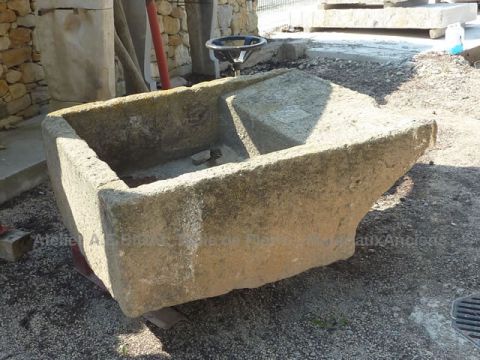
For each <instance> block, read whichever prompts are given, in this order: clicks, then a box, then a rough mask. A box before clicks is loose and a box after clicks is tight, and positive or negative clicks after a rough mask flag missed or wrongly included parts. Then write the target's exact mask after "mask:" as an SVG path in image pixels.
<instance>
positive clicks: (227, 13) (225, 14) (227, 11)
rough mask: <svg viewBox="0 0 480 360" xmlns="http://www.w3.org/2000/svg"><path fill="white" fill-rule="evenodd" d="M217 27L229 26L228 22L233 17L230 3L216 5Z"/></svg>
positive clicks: (224, 27) (225, 27)
mask: <svg viewBox="0 0 480 360" xmlns="http://www.w3.org/2000/svg"><path fill="white" fill-rule="evenodd" d="M217 16H218V27H219V28H220V29H227V28H230V23H231V22H232V18H233V7H232V6H231V5H219V6H218V14H217Z"/></svg>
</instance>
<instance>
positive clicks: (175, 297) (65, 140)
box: [42, 70, 436, 317]
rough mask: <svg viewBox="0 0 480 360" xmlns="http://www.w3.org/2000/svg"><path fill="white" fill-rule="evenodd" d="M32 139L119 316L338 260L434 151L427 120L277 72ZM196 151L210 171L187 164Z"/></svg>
mask: <svg viewBox="0 0 480 360" xmlns="http://www.w3.org/2000/svg"><path fill="white" fill-rule="evenodd" d="M187 105H188V106H187ZM165 109H169V111H165ZM42 126H43V134H44V144H45V152H46V156H47V162H48V168H49V171H50V175H51V182H52V187H53V189H54V191H55V194H56V199H57V203H58V206H59V208H60V212H61V213H62V218H63V219H64V222H65V225H66V226H67V228H68V229H69V230H70V231H71V232H72V235H73V236H75V238H76V239H75V240H78V243H79V247H80V249H81V251H82V253H83V255H84V256H85V257H86V259H87V260H88V262H89V264H90V265H91V267H92V269H93V271H94V272H95V274H96V275H97V276H98V277H99V278H100V279H101V280H102V282H103V283H104V284H105V286H106V288H107V289H108V290H109V291H110V293H111V294H112V296H113V297H114V298H115V299H116V300H117V301H118V302H119V304H120V307H121V308H122V310H123V312H124V313H125V314H127V315H128V316H132V317H135V316H139V315H142V314H144V313H147V312H150V311H155V310H158V309H161V308H164V307H169V306H173V305H177V304H181V303H185V302H188V301H193V300H196V299H202V298H207V297H212V296H217V295H220V294H225V293H227V292H229V291H231V290H233V289H241V288H254V287H258V286H262V285H264V284H266V283H269V282H273V281H278V280H280V279H283V278H287V277H290V276H293V275H296V274H299V273H301V272H303V271H306V270H308V269H311V268H314V267H318V266H324V265H327V264H330V263H332V262H334V261H337V260H340V259H346V258H348V257H350V256H351V255H352V254H353V253H354V250H355V232H356V228H357V225H358V223H359V222H360V221H361V220H362V218H363V217H364V216H365V214H366V213H367V212H368V211H369V210H370V208H371V206H372V204H374V202H375V201H376V200H377V199H378V198H379V197H380V196H381V195H382V194H383V193H384V192H385V191H386V190H388V189H389V188H390V187H391V186H392V185H393V184H394V183H395V181H396V180H397V179H398V178H399V177H401V176H402V175H403V174H404V173H405V172H406V171H408V170H409V169H410V168H411V166H413V164H414V163H415V162H416V160H417V158H418V157H419V156H421V155H422V154H423V152H424V151H425V150H426V149H427V148H428V147H429V146H431V145H432V144H433V143H434V141H435V136H436V124H435V122H434V121H431V120H415V119H412V118H410V117H409V116H407V115H399V114H395V113H393V112H392V111H391V110H387V109H382V108H379V107H378V106H377V105H376V103H375V101H374V100H373V99H372V98H370V97H368V96H366V95H362V94H359V93H356V92H354V91H352V90H349V89H347V88H344V87H341V86H338V85H336V84H334V83H331V82H328V81H326V80H322V79H320V78H316V77H313V76H311V75H309V74H305V73H303V72H299V71H284V70H283V71H282V70H280V71H274V72H270V73H265V74H258V75H253V76H240V77H238V78H228V79H219V80H215V81H211V82H207V83H201V84H198V85H195V86H193V87H192V88H185V87H181V88H175V89H172V90H169V91H164V92H152V93H146V94H139V95H135V96H131V97H124V98H121V99H114V100H110V101H108V102H102V103H94V104H86V105H82V106H79V107H75V108H70V109H65V110H62V111H60V112H55V113H50V114H49V115H48V116H47V118H46V119H45V121H44V122H43V123H42ZM208 149H210V150H211V151H212V152H213V150H219V151H215V154H216V155H217V156H218V155H220V157H216V160H215V161H209V162H208V163H204V164H200V165H193V164H192V161H191V159H190V157H191V156H192V155H193V154H196V153H198V152H199V151H202V150H208ZM215 165H221V166H215ZM132 177H133V178H135V179H136V180H138V182H137V183H136V185H132V186H131V187H130V186H128V185H127V183H125V181H124V180H122V179H126V178H132ZM157 180H158V181H157ZM142 182H143V183H144V185H141V184H142ZM332 194H333V195H332ZM79 234H80V235H81V236H79ZM92 240H94V241H92Z"/></svg>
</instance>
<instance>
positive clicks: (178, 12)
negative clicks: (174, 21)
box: [170, 6, 187, 19]
mask: <svg viewBox="0 0 480 360" xmlns="http://www.w3.org/2000/svg"><path fill="white" fill-rule="evenodd" d="M170 15H171V16H172V17H175V18H180V19H181V18H184V17H185V16H186V15H187V14H186V12H185V9H184V8H183V7H180V6H175V7H174V8H173V9H172V12H171V13H170Z"/></svg>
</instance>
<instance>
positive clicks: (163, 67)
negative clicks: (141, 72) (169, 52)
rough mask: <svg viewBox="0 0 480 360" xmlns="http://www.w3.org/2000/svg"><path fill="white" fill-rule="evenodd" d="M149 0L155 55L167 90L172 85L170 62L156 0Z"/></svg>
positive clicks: (163, 84)
mask: <svg viewBox="0 0 480 360" xmlns="http://www.w3.org/2000/svg"><path fill="white" fill-rule="evenodd" d="M146 1H147V13H148V22H149V23H150V30H151V32H152V39H153V46H154V48H155V55H156V57H157V65H158V70H159V73H160V80H161V82H162V89H163V90H167V89H170V88H171V87H172V85H171V84H170V75H169V74H168V63H167V58H166V57H165V52H164V50H163V41H162V34H161V32H160V26H159V25H158V18H157V6H156V5H155V0H146Z"/></svg>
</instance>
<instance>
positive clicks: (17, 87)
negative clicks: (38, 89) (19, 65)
mask: <svg viewBox="0 0 480 360" xmlns="http://www.w3.org/2000/svg"><path fill="white" fill-rule="evenodd" d="M8 90H9V91H10V95H12V99H13V100H15V99H18V98H21V97H22V96H23V95H25V94H26V93H27V88H26V86H25V84H22V83H17V84H12V85H10V86H9V87H8Z"/></svg>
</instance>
